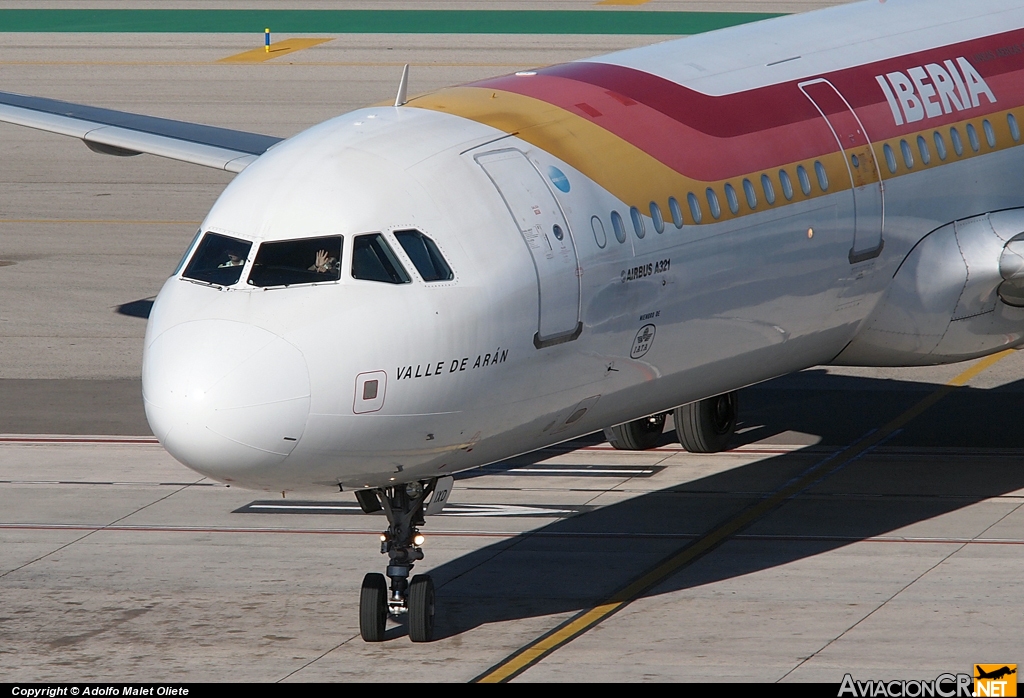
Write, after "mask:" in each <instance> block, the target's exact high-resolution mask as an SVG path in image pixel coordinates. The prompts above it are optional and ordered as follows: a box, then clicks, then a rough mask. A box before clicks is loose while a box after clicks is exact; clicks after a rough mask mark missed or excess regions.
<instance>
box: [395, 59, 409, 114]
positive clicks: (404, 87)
mask: <svg viewBox="0 0 1024 698" xmlns="http://www.w3.org/2000/svg"><path fill="white" fill-rule="evenodd" d="M408 87H409V64H408V63H406V64H405V67H404V68H402V81H401V82H400V83H398V96H397V97H395V106H396V107H400V106H402V105H403V104H405V103H406V102H407V101H408V100H407V99H406V97H405V95H406V92H407V91H408Z"/></svg>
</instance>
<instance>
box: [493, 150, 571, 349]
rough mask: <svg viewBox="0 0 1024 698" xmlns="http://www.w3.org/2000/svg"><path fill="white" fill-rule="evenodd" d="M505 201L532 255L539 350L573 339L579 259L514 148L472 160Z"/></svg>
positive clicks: (544, 190)
mask: <svg viewBox="0 0 1024 698" xmlns="http://www.w3.org/2000/svg"><path fill="white" fill-rule="evenodd" d="M476 161H477V163H479V165H480V167H482V168H483V170H484V172H486V173H487V176H488V177H490V179H491V181H492V182H493V183H494V186H495V187H497V189H498V193H499V194H501V198H502V199H504V201H505V205H506V206H507V207H508V211H509V213H510V214H511V215H512V219H513V220H514V221H515V223H516V226H517V227H518V228H519V232H520V234H521V235H522V236H523V241H524V242H525V243H526V247H527V248H528V249H529V250H530V255H531V256H532V257H533V265H534V268H535V269H536V272H537V285H538V290H539V292H540V307H539V308H538V321H537V334H536V335H534V338H533V343H534V346H536V347H537V348H538V349H541V348H543V347H546V346H551V345H553V344H560V343H562V342H568V341H572V340H573V339H576V338H577V337H578V336H579V335H580V332H581V331H582V329H583V324H582V323H581V322H580V279H579V274H578V269H579V259H578V257H577V254H576V244H575V242H574V241H573V237H572V232H571V231H570V230H569V224H568V222H567V221H566V220H565V216H564V215H563V214H562V209H561V208H559V206H558V202H557V201H556V200H555V196H554V194H553V193H552V192H551V189H550V188H549V187H548V185H547V183H546V182H545V181H544V179H543V177H541V175H540V172H538V171H537V168H535V167H534V166H533V164H532V163H531V162H530V161H529V160H528V159H527V158H526V156H525V155H524V154H523V153H521V152H520V151H518V150H514V149H511V148H509V149H505V150H496V151H492V152H489V153H484V154H482V155H478V156H476Z"/></svg>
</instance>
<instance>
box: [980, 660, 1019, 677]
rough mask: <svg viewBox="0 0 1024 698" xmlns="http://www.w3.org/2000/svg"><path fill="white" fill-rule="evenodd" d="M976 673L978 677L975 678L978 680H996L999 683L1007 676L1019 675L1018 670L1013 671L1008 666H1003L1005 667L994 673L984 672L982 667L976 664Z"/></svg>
mask: <svg viewBox="0 0 1024 698" xmlns="http://www.w3.org/2000/svg"><path fill="white" fill-rule="evenodd" d="M1015 666H1016V665H1015ZM974 673H975V674H976V676H975V677H974V678H976V679H994V680H996V681H998V680H999V679H1001V678H1003V677H1005V676H1009V675H1011V674H1016V673H1017V669H1016V668H1014V669H1011V668H1010V667H1008V666H1003V667H1001V668H999V669H995V670H993V671H985V670H983V669H982V668H981V666H980V665H978V664H975V665H974Z"/></svg>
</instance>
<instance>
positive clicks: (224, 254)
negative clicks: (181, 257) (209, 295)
mask: <svg viewBox="0 0 1024 698" xmlns="http://www.w3.org/2000/svg"><path fill="white" fill-rule="evenodd" d="M251 247H252V243H251V242H249V241H247V240H236V239H235V238H229V237H228V236H226V235H218V234H217V233H207V234H206V236H205V237H204V238H203V240H202V242H200V243H199V247H197V248H196V252H195V254H194V255H192V261H190V262H189V263H188V266H187V267H185V273H184V274H182V276H184V277H185V278H186V279H195V280H196V281H205V282H206V283H208V284H217V285H218V286H231V285H232V284H236V283H238V279H239V277H241V276H242V269H243V268H244V267H245V260H246V258H247V257H248V256H249V249H250V248H251Z"/></svg>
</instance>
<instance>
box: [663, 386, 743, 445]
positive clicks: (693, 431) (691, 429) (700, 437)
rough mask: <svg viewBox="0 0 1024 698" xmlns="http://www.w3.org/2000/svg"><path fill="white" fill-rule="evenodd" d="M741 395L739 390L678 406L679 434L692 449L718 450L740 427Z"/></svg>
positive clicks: (676, 419)
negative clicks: (738, 425) (737, 418)
mask: <svg viewBox="0 0 1024 698" xmlns="http://www.w3.org/2000/svg"><path fill="white" fill-rule="evenodd" d="M738 413H739V398H738V396H737V394H736V393H735V392H732V393H726V394H725V395H719V396H717V397H709V398H707V399H706V400H698V401H697V402H691V403H690V404H689V405H683V406H682V407H677V408H676V409H675V412H674V414H673V417H674V418H675V421H676V436H678V437H679V443H680V444H682V446H683V448H685V449H686V450H687V451H689V452H690V453H718V452H719V451H724V450H725V449H726V447H727V446H728V445H729V439H731V438H732V435H733V432H735V431H736V415H737V414H738Z"/></svg>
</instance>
